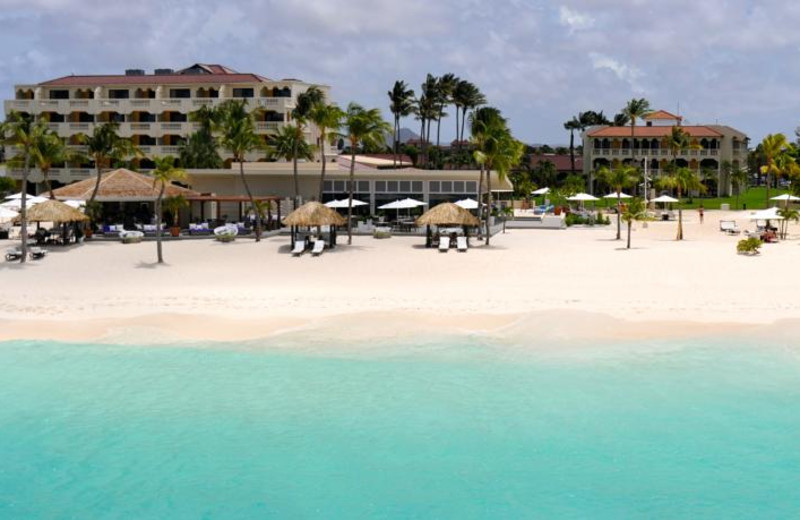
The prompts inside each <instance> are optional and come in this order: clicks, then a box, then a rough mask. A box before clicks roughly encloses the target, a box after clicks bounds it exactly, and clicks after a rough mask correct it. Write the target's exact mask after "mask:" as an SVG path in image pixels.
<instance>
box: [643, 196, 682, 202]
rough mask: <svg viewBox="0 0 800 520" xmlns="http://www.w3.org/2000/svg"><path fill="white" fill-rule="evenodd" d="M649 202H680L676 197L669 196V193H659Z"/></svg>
mask: <svg viewBox="0 0 800 520" xmlns="http://www.w3.org/2000/svg"><path fill="white" fill-rule="evenodd" d="M650 202H663V203H673V202H680V201H679V200H678V199H676V198H674V197H670V196H669V195H661V196H660V197H656V198H654V199H653V200H651V201H650Z"/></svg>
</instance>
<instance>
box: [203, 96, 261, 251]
mask: <svg viewBox="0 0 800 520" xmlns="http://www.w3.org/2000/svg"><path fill="white" fill-rule="evenodd" d="M217 110H218V111H219V119H218V120H217V122H216V123H215V130H216V131H217V132H218V133H219V143H220V146H222V148H223V149H225V150H227V151H228V152H229V153H230V154H231V155H232V156H233V160H234V161H235V162H238V163H239V176H240V177H241V179H242V184H243V185H244V189H245V192H247V197H248V198H249V199H250V207H251V208H255V203H256V201H255V198H254V197H253V192H252V191H251V190H250V185H249V184H248V183H247V178H246V177H245V175H244V160H245V155H246V154H248V153H249V152H253V151H255V150H260V149H262V148H263V147H264V145H263V143H262V141H261V138H260V137H259V136H258V134H256V125H255V121H254V120H253V114H251V113H250V112H248V111H247V101H246V100H235V99H231V100H228V101H225V102H224V103H222V104H221V105H219V106H218V107H217ZM260 240H261V218H260V217H259V215H258V213H256V242H258V241H260Z"/></svg>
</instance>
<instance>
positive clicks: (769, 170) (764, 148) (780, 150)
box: [761, 134, 789, 205]
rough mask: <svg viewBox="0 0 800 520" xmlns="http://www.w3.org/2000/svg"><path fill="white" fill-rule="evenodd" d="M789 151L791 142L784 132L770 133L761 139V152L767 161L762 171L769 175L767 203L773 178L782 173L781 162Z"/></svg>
mask: <svg viewBox="0 0 800 520" xmlns="http://www.w3.org/2000/svg"><path fill="white" fill-rule="evenodd" d="M788 151H789V142H788V140H787V139H786V136H785V135H783V134H769V135H767V136H766V137H764V139H763V140H762V141H761V153H762V154H763V157H764V162H765V164H764V165H763V166H762V167H761V171H762V173H764V174H766V176H767V197H766V199H767V205H769V195H770V192H769V190H770V188H771V187H772V182H773V179H774V178H775V177H777V176H778V175H780V166H779V163H780V162H781V158H782V157H784V156H786V155H787V153H788Z"/></svg>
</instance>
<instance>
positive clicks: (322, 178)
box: [319, 141, 327, 202]
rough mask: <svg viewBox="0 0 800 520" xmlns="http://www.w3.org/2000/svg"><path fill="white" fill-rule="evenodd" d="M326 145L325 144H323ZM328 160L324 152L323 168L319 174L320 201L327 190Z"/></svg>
mask: <svg viewBox="0 0 800 520" xmlns="http://www.w3.org/2000/svg"><path fill="white" fill-rule="evenodd" d="M323 142H324V141H323ZM323 146H324V144H323ZM326 163H327V161H326V160H325V154H324V153H323V154H322V170H321V171H320V174H319V201H320V202H322V194H323V192H324V191H325V169H326V168H327V164H326Z"/></svg>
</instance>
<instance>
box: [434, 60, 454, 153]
mask: <svg viewBox="0 0 800 520" xmlns="http://www.w3.org/2000/svg"><path fill="white" fill-rule="evenodd" d="M458 82H459V79H458V78H457V77H456V76H455V74H452V73H447V74H445V75H443V76H442V77H440V78H437V79H436V102H437V103H436V104H437V106H436V148H439V143H440V137H441V128H442V119H443V118H444V117H445V116H446V115H447V113H446V112H445V111H444V109H445V108H446V107H447V105H449V104H450V103H452V102H453V91H454V90H455V88H456V85H458Z"/></svg>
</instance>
